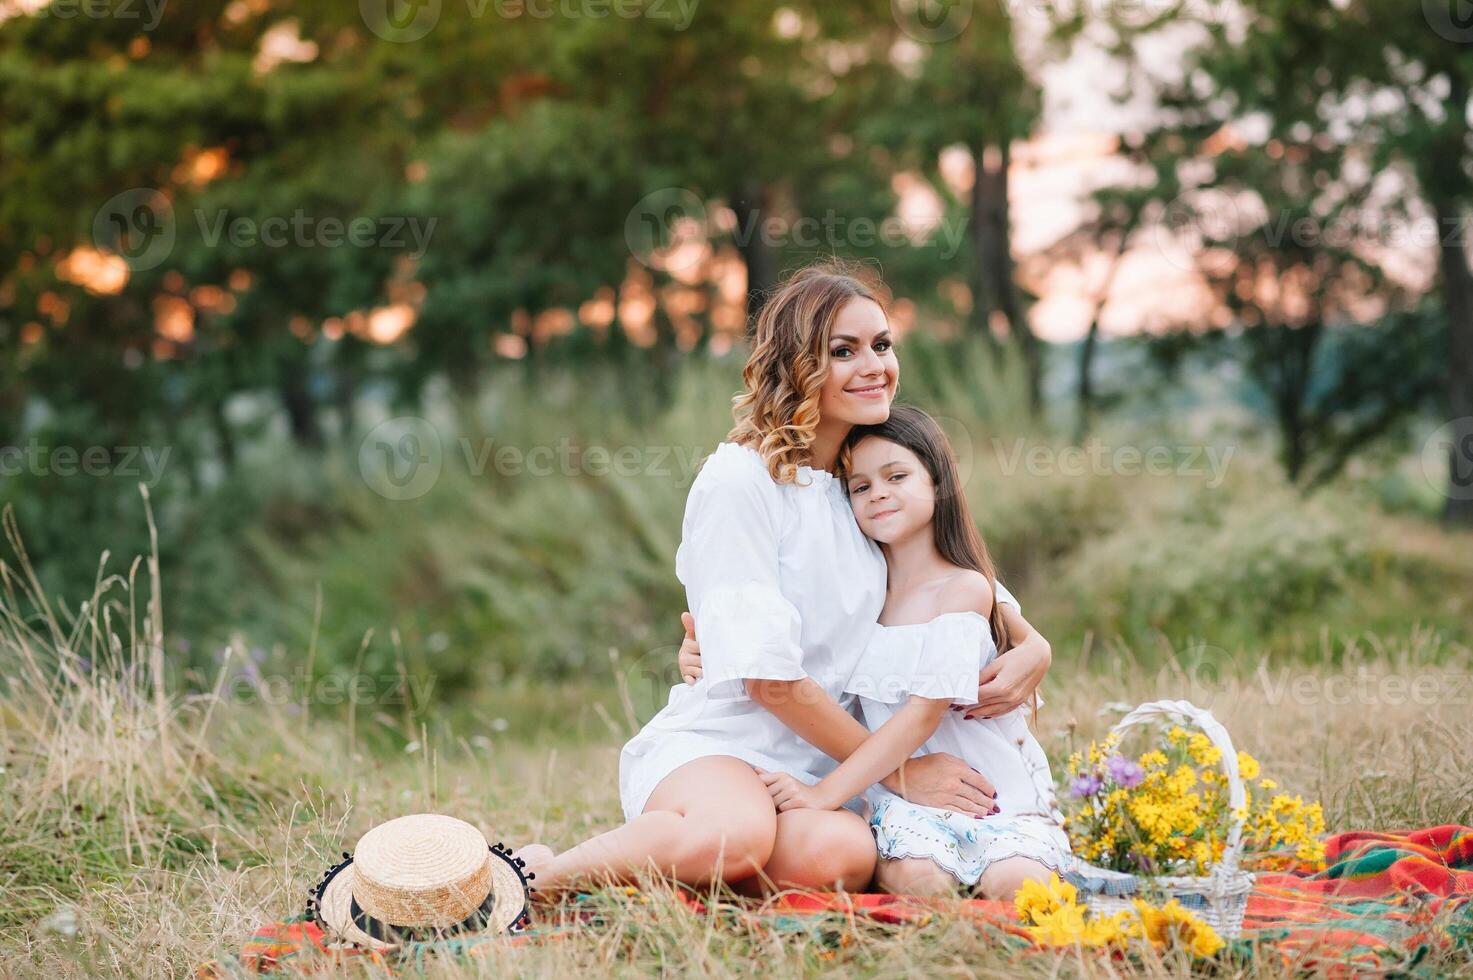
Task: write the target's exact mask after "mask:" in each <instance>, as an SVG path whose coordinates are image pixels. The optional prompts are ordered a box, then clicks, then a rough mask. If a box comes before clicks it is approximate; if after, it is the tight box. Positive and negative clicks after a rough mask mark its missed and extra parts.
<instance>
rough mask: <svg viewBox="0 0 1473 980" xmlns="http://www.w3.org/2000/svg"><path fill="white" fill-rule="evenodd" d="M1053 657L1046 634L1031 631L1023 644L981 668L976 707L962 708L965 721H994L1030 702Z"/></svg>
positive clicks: (974, 705)
mask: <svg viewBox="0 0 1473 980" xmlns="http://www.w3.org/2000/svg"><path fill="white" fill-rule="evenodd" d="M1020 618H1021V617H1020ZM1053 656H1054V655H1053V651H1052V650H1051V649H1050V648H1049V645H1048V641H1047V640H1045V639H1044V638H1043V634H1041V633H1039V632H1038V631H1037V630H1032V629H1030V631H1029V633H1028V635H1027V637H1025V638H1024V639H1023V641H1022V642H1021V643H1019V644H1018V645H1017V646H1015V647H1013V648H1012V649H1010V650H1008V651H1007V652H1006V653H1004V654H1002V655H1001V656H998V657H995V658H994V659H993V661H992V663H990V664H988V665H987V666H986V667H984V668H982V674H981V676H980V677H979V678H978V684H977V703H976V704H972V705H967V706H966V707H964V708H962V709H961V710H962V712H963V717H964V718H968V719H971V718H995V717H997V716H999V715H1005V714H1007V713H1008V712H1009V711H1012V710H1013V709H1014V708H1016V707H1018V706H1019V705H1021V704H1022V703H1023V702H1025V701H1027V700H1028V699H1029V698H1030V697H1032V696H1033V692H1034V691H1036V690H1038V685H1039V683H1040V682H1042V680H1043V678H1044V676H1045V675H1047V674H1048V669H1049V665H1050V664H1052V663H1053Z"/></svg>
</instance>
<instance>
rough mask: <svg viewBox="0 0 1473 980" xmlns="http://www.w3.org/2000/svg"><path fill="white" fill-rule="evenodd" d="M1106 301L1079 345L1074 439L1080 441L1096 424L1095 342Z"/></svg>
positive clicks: (1091, 320) (1096, 311)
mask: <svg viewBox="0 0 1473 980" xmlns="http://www.w3.org/2000/svg"><path fill="white" fill-rule="evenodd" d="M1104 305H1105V304H1104V303H1103V302H1101V303H1100V304H1099V306H1097V307H1095V315H1094V316H1093V317H1091V318H1090V321H1089V332H1088V333H1086V334H1085V335H1084V343H1082V344H1080V345H1079V389H1078V396H1077V397H1078V413H1079V414H1078V418H1077V420H1076V421H1075V428H1074V441H1075V442H1076V443H1080V442H1083V441H1084V437H1085V436H1086V435H1088V434H1089V430H1090V428H1091V427H1092V426H1093V425H1094V399H1095V392H1094V378H1093V374H1092V371H1093V364H1094V358H1095V344H1096V342H1097V340H1098V339H1099V336H1100V310H1101V309H1103V307H1104Z"/></svg>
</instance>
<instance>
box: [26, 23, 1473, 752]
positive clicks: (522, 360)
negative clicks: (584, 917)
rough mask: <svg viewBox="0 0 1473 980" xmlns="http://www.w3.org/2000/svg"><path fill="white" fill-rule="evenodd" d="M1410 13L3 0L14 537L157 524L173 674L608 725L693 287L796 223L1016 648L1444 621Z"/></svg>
mask: <svg viewBox="0 0 1473 980" xmlns="http://www.w3.org/2000/svg"><path fill="white" fill-rule="evenodd" d="M1460 9H1461V8H1460V5H1459V4H1458V3H1457V2H1456V0H1424V2H1423V3H1422V4H1420V5H1416V4H1408V3H1406V2H1405V0H1334V2H1331V0H1221V2H1219V0H1186V2H1177V0H1119V2H1110V0H1069V2H1058V3H1055V2H1048V0H1011V2H1005V3H997V2H992V0H970V2H954V3H946V2H941V0H891V2H886V3H881V2H873V0H852V2H844V3H834V2H829V3H804V2H764V0H725V2H721V3H717V2H714V0H360V2H359V3H356V4H355V3H347V2H342V0H336V2H325V0H318V2H312V0H297V2H290V0H231V2H228V3H224V2H212V0H188V2H186V0H51V2H47V0H0V349H3V357H0V374H3V377H0V447H3V448H0V498H3V502H4V503H5V504H7V505H9V506H11V507H12V508H13V515H14V521H13V524H12V525H10V529H11V531H12V533H16V532H18V534H19V537H20V538H22V539H23V540H24V543H25V548H26V551H27V553H28V555H29V561H30V563H31V565H32V566H33V567H34V569H35V574H36V576H37V578H38V580H39V582H40V583H41V584H42V585H43V586H44V587H45V589H46V590H47V592H48V594H49V595H50V597H51V599H50V602H51V603H53V604H54V605H55V607H56V609H57V610H59V611H60V612H61V613H62V614H66V613H67V611H69V610H70V611H75V610H76V609H78V608H79V607H80V604H81V603H83V602H84V601H85V600H86V599H87V598H88V596H89V595H91V594H92V590H93V588H94V585H95V583H97V582H98V581H99V580H100V579H103V578H105V577H106V576H108V575H112V574H118V575H122V576H124V577H125V578H126V577H128V576H129V575H130V574H138V575H140V577H142V573H141V572H140V568H141V567H142V566H137V565H135V564H134V559H135V556H139V555H143V556H146V555H148V554H149V553H150V549H151V547H152V544H151V534H152V535H155V536H156V547H157V552H158V555H159V560H160V566H161V573H162V580H163V583H164V586H163V588H164V596H163V598H164V603H163V606H164V609H165V617H166V620H167V622H168V626H169V630H168V639H167V641H166V644H167V645H166V655H167V661H168V664H169V665H170V667H171V668H172V669H173V670H174V671H176V672H177V675H178V678H179V680H180V682H181V683H184V684H186V685H200V686H206V687H208V686H209V685H210V684H211V683H212V678H213V677H214V676H215V672H216V671H217V670H218V665H219V664H220V663H221V662H223V661H224V660H225V659H226V658H225V656H224V651H225V650H226V649H227V648H228V649H231V650H232V651H234V653H235V656H233V657H231V658H229V664H230V666H229V668H228V670H229V671H232V672H238V674H232V677H233V678H235V679H239V678H240V677H243V678H244V679H245V681H246V682H251V683H255V682H258V681H259V680H260V678H261V677H263V676H266V675H269V676H272V677H275V678H288V679H292V678H295V680H292V681H291V682H292V683H316V682H317V680H318V679H320V678H323V677H329V676H334V672H342V671H346V670H349V669H355V670H357V671H358V672H359V674H360V675H363V676H369V677H373V678H379V679H381V680H384V681H385V683H388V682H389V681H390V680H392V679H393V678H395V677H400V678H403V677H409V678H420V679H424V680H425V683H424V685H423V688H424V689H422V690H419V691H418V692H417V693H414V696H413V697H411V698H409V703H408V705H407V707H406V710H407V711H409V712H410V713H411V714H413V713H415V712H423V711H428V710H429V708H430V707H431V706H434V707H435V708H436V710H440V709H445V710H447V711H454V712H465V713H468V714H469V716H470V717H473V718H475V719H476V721H477V724H478V725H481V726H482V728H481V730H482V731H485V732H506V731H511V732H514V733H520V734H523V735H526V736H528V737H536V738H554V737H563V736H567V737H573V736H576V735H578V734H579V733H581V732H582V731H583V728H584V727H586V726H591V728H590V731H591V733H592V734H595V735H601V737H604V738H607V737H608V735H609V731H608V730H607V729H605V727H604V725H603V723H602V722H601V721H600V720H599V717H598V716H599V714H600V713H602V717H603V718H604V719H605V720H607V719H608V717H609V715H608V713H607V710H615V709H616V708H618V707H619V706H620V705H621V704H625V705H628V704H635V703H636V702H637V703H638V707H637V708H636V709H635V710H636V711H637V712H640V713H642V712H643V711H645V710H646V709H647V707H648V706H649V705H652V704H654V703H657V702H659V701H661V700H663V696H664V689H665V687H666V686H668V684H669V683H672V682H673V681H672V677H673V658H674V651H675V648H676V646H677V645H678V643H679V640H680V626H679V622H678V619H677V617H678V614H679V612H680V610H681V609H682V608H683V599H682V594H681V590H680V587H679V583H678V582H677V581H676V579H675V577H674V571H673V555H674V549H675V546H676V544H677V543H678V540H679V533H680V517H681V513H682V509H683V504H684V498H685V494H686V490H687V488H688V487H689V484H690V480H691V478H692V477H693V476H694V473H695V470H696V468H697V466H698V465H699V461H700V458H701V457H702V456H703V455H704V454H705V453H708V452H710V451H711V450H712V449H713V448H714V447H715V445H716V443H717V442H718V441H719V440H720V439H721V437H722V436H723V435H724V433H725V432H726V430H727V428H728V426H729V423H730V399H731V396H732V395H733V394H734V393H735V392H736V391H737V390H738V389H739V387H740V368H741V364H742V361H743V359H744V357H745V346H744V339H743V333H744V328H745V326H746V324H747V323H748V322H749V321H750V319H751V317H752V316H753V314H754V313H755V311H756V310H757V308H758V307H759V306H760V304H761V302H762V299H763V296H764V294H765V291H766V290H768V289H769V288H770V287H772V286H773V284H774V283H775V282H777V281H778V280H779V279H780V278H781V276H782V275H783V274H784V273H785V272H786V271H788V270H790V269H792V268H795V267H796V266H798V265H801V264H803V263H805V262H809V261H812V260H814V259H817V258H821V257H824V256H829V255H839V256H844V257H848V258H852V259H856V260H860V261H864V262H868V263H871V264H873V265H874V266H875V267H876V268H877V269H878V270H879V271H880V272H881V273H882V275H883V277H884V279H885V281H886V282H887V284H888V286H889V288H890V289H891V290H892V291H893V294H894V304H893V318H894V321H895V324H896V327H897V329H898V330H899V331H900V333H901V337H902V339H901V346H900V356H901V361H902V365H903V367H902V384H901V390H902V397H903V398H905V399H906V400H909V401H912V402H915V403H917V404H919V405H921V406H923V407H925V408H927V409H929V410H931V411H932V412H933V413H934V414H937V415H938V416H941V417H943V419H944V423H945V425H946V427H947V429H948V431H949V432H950V433H951V435H952V438H953V440H954V441H955V442H956V445H957V449H958V452H959V454H960V455H961V456H962V457H963V465H964V469H965V471H966V472H967V474H968V493H969V494H970V495H971V497H972V501H973V505H974V507H975V510H976V514H977V516H978V520H979V522H980V523H981V525H982V528H983V531H984V534H985V536H986V537H987V539H988V541H989V543H990V545H991V547H992V549H993V552H994V554H995V556H996V557H997V558H998V560H999V564H1000V568H1001V572H1002V576H1001V577H1002V578H1003V579H1004V580H1005V581H1006V582H1007V584H1008V585H1009V586H1010V587H1012V588H1013V589H1014V591H1016V592H1018V593H1019V594H1020V596H1021V597H1022V599H1023V602H1024V608H1025V611H1026V612H1027V613H1028V615H1029V618H1030V619H1031V620H1032V621H1033V622H1034V623H1035V624H1036V625H1038V626H1039V627H1040V628H1041V629H1042V630H1043V631H1044V633H1045V634H1046V635H1047V636H1049V637H1050V638H1051V639H1052V641H1053V644H1054V648H1055V651H1056V658H1057V659H1056V666H1055V675H1062V676H1063V677H1064V679H1067V676H1068V674H1069V673H1072V672H1074V671H1077V670H1084V669H1087V668H1089V667H1090V666H1091V665H1093V666H1095V667H1099V666H1100V665H1102V664H1108V663H1110V662H1112V660H1113V658H1128V659H1129V660H1132V661H1134V662H1136V663H1137V664H1143V665H1145V666H1146V667H1147V669H1154V665H1158V664H1159V665H1163V667H1162V669H1163V670H1164V669H1166V667H1165V666H1164V665H1171V669H1173V670H1176V671H1178V672H1179V671H1181V670H1183V669H1187V670H1205V671H1210V670H1212V669H1214V665H1217V664H1220V663H1222V662H1225V661H1231V660H1234V659H1244V658H1247V659H1253V658H1260V657H1267V658H1270V659H1285V660H1291V659H1294V658H1300V659H1309V660H1317V661H1318V660H1334V659H1335V658H1337V657H1340V656H1341V655H1342V653H1343V651H1344V650H1345V649H1347V648H1348V647H1349V646H1353V645H1356V644H1360V645H1362V646H1364V645H1366V644H1369V645H1370V646H1372V647H1378V645H1388V646H1390V645H1394V646H1396V647H1398V648H1399V649H1404V648H1407V647H1411V648H1415V649H1421V650H1424V651H1430V655H1436V653H1437V651H1439V650H1444V649H1447V648H1449V647H1451V646H1459V647H1461V646H1463V645H1466V644H1467V643H1469V642H1470V640H1473V615H1470V612H1473V549H1470V547H1469V545H1470V543H1473V535H1470V532H1469V530H1468V528H1469V527H1470V526H1473V276H1470V271H1469V269H1470V267H1469V262H1468V256H1467V251H1466V242H1465V237H1464V230H1465V227H1466V222H1467V218H1466V211H1467V207H1468V205H1469V203H1470V199H1473V142H1470V132H1469V117H1470V114H1469V97H1470V85H1473V23H1470V22H1469V21H1468V20H1467V19H1466V17H1463V16H1462V15H1461V14H1460ZM140 484H143V485H144V486H145V487H146V488H147V497H148V503H149V506H151V508H152V512H153V516H154V521H155V527H154V528H153V529H151V527H150V523H149V520H148V517H147V515H146V513H145V501H144V497H143V495H141V494H140V490H139V485H140ZM12 544H13V542H12ZM99 558H101V559H102V561H101V563H100V562H99ZM8 560H9V561H10V562H11V566H10V568H9V571H10V573H11V575H12V577H13V576H14V575H15V574H16V568H23V567H24V566H23V565H21V564H19V563H18V559H17V557H16V554H15V552H14V550H13V548H12V550H11V552H9V553H8ZM7 582H8V583H9V580H7ZM28 601H31V602H33V603H34V602H37V600H34V599H31V600H28ZM118 612H119V615H122V614H123V612H124V611H123V610H121V609H120V610H119V611H118ZM631 678H633V679H634V681H633V683H631V682H630V679H631ZM1056 679H1057V677H1056ZM318 695H319V696H320V691H319V692H318ZM384 696H385V695H384V692H383V691H379V692H378V695H377V698H378V702H379V703H380V704H382V703H383V697H384ZM292 697H293V698H294V697H295V695H292ZM577 699H586V701H583V704H584V705H585V706H586V705H592V706H593V708H594V709H597V710H594V711H584V710H581V709H580V710H578V711H573V712H569V711H559V710H557V706H558V705H567V704H570V703H578V700H577ZM606 709H607V710H606ZM608 728H610V729H613V728H617V726H614V725H613V724H609V725H608Z"/></svg>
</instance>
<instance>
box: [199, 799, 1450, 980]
mask: <svg viewBox="0 0 1473 980" xmlns="http://www.w3.org/2000/svg"><path fill="white" fill-rule="evenodd" d="M1325 850H1326V856H1327V859H1328V861H1329V864H1328V866H1327V867H1326V869H1325V870H1323V871H1320V872H1317V873H1309V872H1308V871H1307V870H1306V869H1303V868H1298V869H1296V868H1290V869H1289V870H1287V871H1284V872H1277V873H1272V874H1261V875H1259V877H1258V880H1257V882H1256V883H1255V887H1254V891H1253V894H1252V896H1251V897H1250V898H1249V900H1248V911H1247V915H1246V917H1245V919H1244V923H1243V935H1242V936H1241V938H1239V939H1237V940H1235V941H1234V942H1233V943H1231V944H1230V945H1229V947H1228V948H1227V951H1226V953H1225V954H1219V955H1228V956H1239V957H1261V956H1265V955H1271V956H1277V957H1279V959H1280V960H1281V962H1282V963H1283V965H1284V967H1285V968H1286V969H1288V970H1291V971H1298V970H1314V971H1316V972H1319V973H1322V974H1329V975H1346V976H1349V975H1359V974H1363V973H1365V972H1381V973H1391V972H1396V973H1401V974H1410V975H1419V974H1423V973H1426V972H1427V971H1425V970H1423V969H1419V964H1421V963H1422V961H1423V960H1424V959H1425V958H1426V957H1427V955H1428V954H1429V953H1431V952H1433V951H1435V950H1442V951H1445V950H1449V949H1453V948H1467V949H1470V950H1473V827H1460V826H1451V825H1448V826H1442V827H1429V828H1425V829H1421V830H1410V831H1401V832H1389V833H1375V832H1370V831H1352V832H1349V833H1343V834H1334V835H1331V836H1329V837H1327V838H1326V840H1325ZM637 894H638V893H637V892H636V891H635V890H633V889H627V890H625V892H624V894H623V895H622V896H614V897H615V898H617V899H621V900H623V899H627V898H628V897H629V896H631V895H635V896H637ZM682 897H683V900H684V901H685V902H686V903H688V904H689V905H690V906H691V908H692V909H693V910H695V911H697V912H700V913H705V912H707V911H708V910H707V909H706V908H705V907H704V906H703V905H702V903H701V902H700V901H699V900H697V899H696V898H694V897H692V896H690V895H689V894H688V893H682ZM608 898H609V896H608V895H602V896H600V895H597V894H585V895H580V896H579V900H578V902H576V903H575V904H574V906H573V912H572V914H571V921H569V919H568V918H566V917H565V919H564V920H563V921H562V922H560V923H558V924H555V925H549V926H545V927H535V928H532V929H529V930H527V931H525V932H523V933H520V934H518V935H515V936H500V937H482V938H479V939H470V940H446V941H441V942H435V943H413V944H408V945H406V946H404V947H402V948H400V949H398V950H395V951H393V952H392V953H390V954H382V953H368V952H360V951H356V950H344V949H330V948H329V947H328V945H327V944H326V943H325V942H324V937H323V934H322V931H321V930H320V929H319V928H318V927H317V926H316V925H315V924H313V923H310V922H306V921H304V920H302V919H301V918H295V919H288V920H284V921H281V922H275V923H271V924H269V925H266V926H264V927H262V928H261V929H259V930H257V931H256V933H255V934H254V935H253V936H251V938H250V939H249V940H247V941H246V943H245V945H244V946H243V948H242V949H241V952H240V955H239V956H238V957H237V958H235V959H234V960H230V961H219V960H216V961H211V962H209V963H205V964H203V965H201V966H200V967H199V969H198V970H197V972H196V975H197V976H199V977H207V978H220V977H228V976H239V975H246V974H253V973H271V972H287V973H296V974H305V973H312V972H316V971H318V970H321V969H324V968H332V967H335V966H338V965H341V964H342V963H343V961H344V960H345V959H351V960H355V961H358V962H362V963H365V964H366V963H370V962H371V963H373V964H375V965H377V966H380V967H383V968H385V969H386V970H388V971H390V972H395V971H415V970H417V969H420V968H422V967H423V965H424V962H425V960H426V959H427V958H428V957H431V956H452V957H456V956H464V957H472V958H474V957H477V956H480V955H485V954H486V953H488V952H490V951H492V950H500V949H505V948H506V947H507V946H508V945H522V944H526V943H535V942H543V941H547V940H550V939H558V938H566V937H569V936H572V935H574V934H575V933H577V932H578V931H580V930H583V929H586V928H589V927H591V926H596V925H597V924H598V923H599V922H600V921H601V920H602V918H603V910H604V909H605V908H606V907H607V905H606V901H607V899H608ZM712 911H713V912H715V913H716V914H719V915H724V916H728V917H732V918H734V919H736V920H739V921H741V922H742V923H745V924H748V925H753V926H755V927H757V928H759V929H766V930H771V931H773V932H781V933H791V932H798V933H807V934H809V935H810V936H812V937H813V938H814V939H815V940H816V941H818V942H820V943H822V944H824V945H825V946H826V947H828V948H830V949H831V950H832V951H833V953H834V954H835V955H836V954H837V953H838V952H839V951H840V950H841V949H842V947H843V946H844V945H847V944H848V943H849V942H852V936H853V932H852V930H851V929H847V928H845V925H846V924H852V923H854V922H856V921H868V922H873V923H876V924H887V925H894V926H904V925H924V924H925V923H927V922H929V921H931V919H933V918H934V917H935V916H937V915H938V914H941V915H952V916H955V915H961V916H963V917H965V918H968V919H970V920H972V921H975V922H976V923H977V924H978V925H979V927H986V928H989V929H991V930H994V931H995V932H996V933H997V935H998V936H999V939H1000V940H1001V941H1003V942H1005V943H1006V944H1007V945H1008V946H1010V947H1012V948H1014V949H1016V950H1018V951H1019V952H1026V951H1028V950H1029V949H1030V948H1031V943H1030V941H1029V939H1028V937H1027V934H1026V933H1025V932H1024V931H1023V930H1022V929H1021V928H1020V927H1019V926H1018V923H1017V920H1016V918H1015V916H1014V914H1013V910H1012V907H1011V905H1010V904H1009V903H1006V902H989V901H984V900H980V899H965V900H957V899H924V898H917V897H914V896H904V895H881V894H856V895H847V894H831V893H802V894H796V893H790V894H784V895H780V896H777V897H775V898H774V899H772V900H770V901H767V902H763V903H756V902H754V903H752V904H751V905H750V906H735V905H722V906H721V907H720V908H718V909H715V910H712Z"/></svg>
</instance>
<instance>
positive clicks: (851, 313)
mask: <svg viewBox="0 0 1473 980" xmlns="http://www.w3.org/2000/svg"><path fill="white" fill-rule="evenodd" d="M899 380H900V362H899V361H898V360H896V358H895V349H894V341H892V340H891V337H890V323H889V321H888V320H886V319H885V311H884V310H882V309H880V307H879V304H878V303H876V302H874V301H873V300H868V299H851V300H850V301H849V302H848V303H846V304H845V305H844V307H843V309H841V310H839V315H838V316H836V317H835V318H834V325H833V326H832V327H830V328H829V373H828V377H826V378H825V379H824V382H823V390H822V391H821V392H820V393H819V398H818V415H819V418H821V419H822V420H823V421H824V422H825V423H826V424H832V423H836V422H837V423H844V424H847V425H851V426H854V425H872V424H874V423H877V422H883V421H885V419H887V418H889V417H890V401H891V400H892V399H893V398H894V397H895V387H896V385H897V384H898V383H899Z"/></svg>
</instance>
